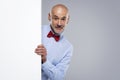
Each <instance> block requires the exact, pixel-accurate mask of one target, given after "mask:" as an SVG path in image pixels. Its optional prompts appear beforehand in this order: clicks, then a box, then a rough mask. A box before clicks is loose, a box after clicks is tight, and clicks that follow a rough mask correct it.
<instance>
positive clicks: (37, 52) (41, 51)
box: [35, 44, 47, 63]
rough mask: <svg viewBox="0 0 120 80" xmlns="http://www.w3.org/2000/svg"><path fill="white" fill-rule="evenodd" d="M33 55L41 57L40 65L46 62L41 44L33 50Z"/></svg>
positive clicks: (44, 51)
mask: <svg viewBox="0 0 120 80" xmlns="http://www.w3.org/2000/svg"><path fill="white" fill-rule="evenodd" d="M35 53H36V54H37V55H41V58H42V63H44V62H45V61H46V60H47V58H46V55H47V51H46V48H45V47H44V46H43V45H42V44H41V45H38V46H37V48H36V49H35Z"/></svg>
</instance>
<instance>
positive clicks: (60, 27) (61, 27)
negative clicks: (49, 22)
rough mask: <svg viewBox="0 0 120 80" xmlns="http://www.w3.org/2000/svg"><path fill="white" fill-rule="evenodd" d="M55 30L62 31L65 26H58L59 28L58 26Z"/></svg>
mask: <svg viewBox="0 0 120 80" xmlns="http://www.w3.org/2000/svg"><path fill="white" fill-rule="evenodd" d="M55 28H56V29H59V30H60V29H63V26H59V25H58V26H56V27H55Z"/></svg>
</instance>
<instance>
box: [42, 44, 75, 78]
mask: <svg viewBox="0 0 120 80" xmlns="http://www.w3.org/2000/svg"><path fill="white" fill-rule="evenodd" d="M72 51H73V47H72V46H71V47H69V48H68V49H67V51H66V52H65V53H66V55H65V56H64V57H63V58H62V59H61V61H60V62H59V63H58V64H57V65H53V64H52V63H51V62H50V61H49V60H47V61H46V62H45V63H43V64H42V70H43V71H44V73H45V74H46V75H47V76H48V77H49V78H50V80H64V76H65V74H66V71H67V69H68V67H69V64H70V59H71V56H72Z"/></svg>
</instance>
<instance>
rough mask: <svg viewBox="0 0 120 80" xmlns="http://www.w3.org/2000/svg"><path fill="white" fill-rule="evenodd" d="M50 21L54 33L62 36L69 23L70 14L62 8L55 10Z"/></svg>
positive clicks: (50, 15) (49, 17) (50, 16)
mask: <svg viewBox="0 0 120 80" xmlns="http://www.w3.org/2000/svg"><path fill="white" fill-rule="evenodd" d="M48 19H49V20H50V22H51V26H52V28H53V30H54V32H55V33H57V34H60V33H62V32H63V31H64V28H65V26H66V24H67V23H68V20H69V17H68V12H67V10H65V9H62V8H57V9H54V10H52V12H51V14H49V16H48Z"/></svg>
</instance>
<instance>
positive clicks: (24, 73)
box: [0, 0, 41, 80]
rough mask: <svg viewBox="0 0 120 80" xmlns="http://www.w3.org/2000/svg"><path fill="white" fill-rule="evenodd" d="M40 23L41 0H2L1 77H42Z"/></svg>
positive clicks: (13, 79)
mask: <svg viewBox="0 0 120 80" xmlns="http://www.w3.org/2000/svg"><path fill="white" fill-rule="evenodd" d="M40 26H41V1H40V0H0V80H41V64H40V63H41V57H40V56H38V55H36V54H35V53H34V49H35V48H36V46H37V45H38V44H40V43H41V31H40V30H41V27H40Z"/></svg>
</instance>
